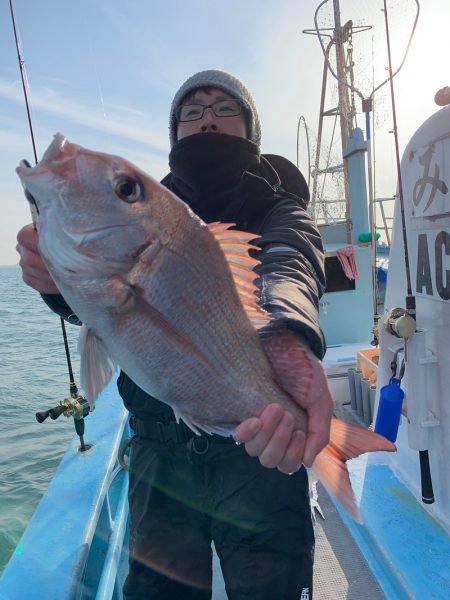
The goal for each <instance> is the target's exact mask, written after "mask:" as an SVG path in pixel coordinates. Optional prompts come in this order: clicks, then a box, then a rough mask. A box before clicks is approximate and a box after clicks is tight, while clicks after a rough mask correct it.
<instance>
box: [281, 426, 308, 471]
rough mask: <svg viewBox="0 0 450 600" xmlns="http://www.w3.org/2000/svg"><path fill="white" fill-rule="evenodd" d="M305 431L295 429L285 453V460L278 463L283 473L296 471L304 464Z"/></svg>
mask: <svg viewBox="0 0 450 600" xmlns="http://www.w3.org/2000/svg"><path fill="white" fill-rule="evenodd" d="M305 439H306V436H305V433H304V432H303V431H299V430H297V431H294V432H293V434H292V437H291V441H290V443H289V446H288V447H287V450H286V452H285V453H284V457H283V460H282V461H281V462H280V463H279V464H278V465H277V468H278V470H279V471H281V473H287V474H290V473H295V472H296V471H298V470H299V469H300V467H301V466H302V463H303V462H304V461H303V453H304V450H305Z"/></svg>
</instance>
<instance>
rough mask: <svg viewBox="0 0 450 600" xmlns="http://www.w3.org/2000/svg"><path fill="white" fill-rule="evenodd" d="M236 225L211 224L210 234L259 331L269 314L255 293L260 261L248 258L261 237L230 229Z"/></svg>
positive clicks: (256, 247) (247, 312)
mask: <svg viewBox="0 0 450 600" xmlns="http://www.w3.org/2000/svg"><path fill="white" fill-rule="evenodd" d="M230 227H234V223H219V222H217V223H210V224H209V225H208V229H209V231H210V232H211V233H212V234H213V235H214V237H215V238H216V241H217V243H218V244H219V246H220V247H221V249H222V252H223V253H224V255H225V258H226V260H227V262H228V266H229V267H230V270H231V274H232V276H233V280H234V284H235V286H236V290H237V292H238V295H239V298H240V300H241V302H242V306H243V307H244V310H245V312H246V314H247V316H248V318H249V319H250V321H251V322H252V324H253V326H254V327H255V328H256V329H260V328H261V327H264V325H267V323H268V322H269V321H270V319H271V317H270V314H269V313H268V312H267V311H265V310H264V309H263V308H261V307H260V306H259V305H258V302H257V300H258V298H257V295H256V292H257V291H258V287H257V286H256V285H255V283H254V281H255V279H258V275H257V274H256V273H255V272H254V271H253V268H254V267H256V265H259V264H260V261H259V260H257V259H256V258H252V257H251V256H249V250H259V248H258V246H253V245H252V244H249V242H250V241H251V240H255V239H258V238H259V237H260V236H259V235H256V234H254V233H248V232H246V231H238V230H236V229H230Z"/></svg>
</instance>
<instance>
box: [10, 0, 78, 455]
mask: <svg viewBox="0 0 450 600" xmlns="http://www.w3.org/2000/svg"><path fill="white" fill-rule="evenodd" d="M9 8H10V12H11V22H12V27H13V31H14V40H15V45H16V51H17V60H18V62H19V70H20V78H21V81H22V90H23V96H24V100H25V107H26V111H27V118H28V127H29V130H30V137H31V144H32V147H33V155H34V162H35V165H37V163H38V162H39V161H38V154H37V150H36V141H35V136H34V131H33V122H32V119H31V111H30V103H29V99H28V92H27V77H26V72H25V61H24V60H23V55H22V50H21V48H20V41H19V36H18V33H17V27H16V20H15V16H14V8H13V2H12V0H9ZM22 163H23V164H24V165H25V166H27V167H31V165H30V163H29V162H28V161H27V160H23V161H22ZM24 193H25V197H26V199H27V201H28V203H29V205H30V211H31V218H32V221H33V225H34V229H35V230H36V231H37V226H36V224H37V219H38V216H39V208H38V205H37V203H36V200H35V199H34V198H33V196H32V194H31V193H30V192H29V190H27V189H26V188H24ZM60 323H61V330H62V336H63V342H64V349H65V353H66V362H67V369H68V372H69V391H70V397H69V398H65V399H64V401H63V402H60V403H59V404H58V405H57V406H55V407H53V408H50V409H48V410H44V411H39V412H37V413H36V415H35V416H36V420H37V421H38V423H43V422H44V421H45V420H46V419H47V418H48V417H50V418H51V419H53V420H55V419H57V418H58V417H60V416H61V415H62V414H64V415H65V416H66V417H73V419H74V424H75V431H76V433H77V435H78V437H79V438H80V451H81V452H85V451H86V450H88V449H89V448H90V445H89V444H86V443H85V441H84V430H85V427H84V417H86V416H87V415H88V414H89V411H90V408H89V403H88V402H87V400H86V398H85V397H84V396H82V395H80V394H79V393H78V387H77V385H76V382H75V378H74V375H73V369H72V360H71V357H70V349H69V343H68V340H67V331H66V325H65V323H64V319H63V318H62V317H60Z"/></svg>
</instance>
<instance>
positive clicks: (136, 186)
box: [114, 177, 142, 204]
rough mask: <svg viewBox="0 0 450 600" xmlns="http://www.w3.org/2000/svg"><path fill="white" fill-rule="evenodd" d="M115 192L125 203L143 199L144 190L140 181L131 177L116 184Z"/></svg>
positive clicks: (124, 178) (121, 179) (122, 178)
mask: <svg viewBox="0 0 450 600" xmlns="http://www.w3.org/2000/svg"><path fill="white" fill-rule="evenodd" d="M114 192H115V193H116V195H117V196H118V197H119V198H120V199H121V200H123V201H124V202H129V203H130V204H132V203H133V202H137V201H138V200H139V199H140V198H142V188H141V185H140V183H139V182H138V181H135V180H134V179H130V178H129V177H121V178H120V179H118V180H117V181H116V182H115V184H114Z"/></svg>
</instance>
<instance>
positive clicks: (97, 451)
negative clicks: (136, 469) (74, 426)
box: [0, 378, 129, 600]
mask: <svg viewBox="0 0 450 600" xmlns="http://www.w3.org/2000/svg"><path fill="white" fill-rule="evenodd" d="M115 379H116V378H113V380H112V382H111V383H110V384H109V385H108V386H107V388H106V389H105V390H104V391H103V392H102V394H101V395H100V397H99V399H98V400H97V404H96V409H95V410H94V411H93V412H92V414H90V415H89V416H88V417H87V419H86V434H85V438H86V443H87V444H92V447H91V448H90V449H89V450H87V451H85V452H80V451H79V440H78V437H77V436H75V437H74V438H73V440H72V443H71V444H70V446H69V448H68V450H67V451H66V453H65V455H64V457H63V459H62V461H61V463H60V465H59V467H58V469H57V471H56V473H55V475H54V477H53V479H52V481H51V483H50V485H49V487H48V489H47V491H46V493H45V495H44V496H43V498H42V500H41V502H40V504H39V505H38V507H37V509H36V511H35V513H34V515H33V517H32V518H31V521H30V523H29V524H28V527H27V529H26V530H25V532H24V534H23V535H22V538H21V539H20V541H19V543H18V544H17V547H16V549H15V552H14V553H13V556H12V557H11V559H10V561H9V563H8V565H7V566H6V568H5V571H4V572H3V575H2V577H1V579H0V598H2V600H19V599H22V598H27V600H42V599H43V598H45V600H61V599H62V598H64V599H71V600H75V599H77V600H79V599H80V598H85V597H90V598H91V597H92V596H91V595H90V593H91V592H92V587H91V585H92V582H93V581H94V582H95V589H96V590H98V593H99V595H97V598H102V599H106V598H114V597H115V595H114V594H112V593H111V591H112V590H113V588H114V586H115V585H116V583H115V582H116V573H117V568H118V561H119V554H120V551H121V548H122V541H123V538H124V532H125V527H126V521H127V515H128V505H127V487H128V476H127V473H126V472H124V471H123V470H122V469H121V468H120V467H119V468H118V461H117V454H118V451H119V448H120V446H121V443H122V441H123V438H124V437H126V436H127V435H128V433H129V430H128V427H129V426H128V411H126V410H125V408H124V406H123V404H122V401H121V398H120V396H119V394H118V392H117V386H116V383H115ZM112 506H114V509H115V510H114V516H113V510H112ZM94 546H96V547H97V548H94ZM99 547H100V548H101V551H100V552H97V551H94V550H96V549H98V548H99ZM97 557H101V559H98V558H97ZM94 560H95V561H97V564H93V561H94ZM99 560H101V561H102V564H100V563H99ZM99 574H102V575H101V577H100V581H99ZM31 582H32V583H31ZM87 590H90V592H89V594H86V591H87Z"/></svg>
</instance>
